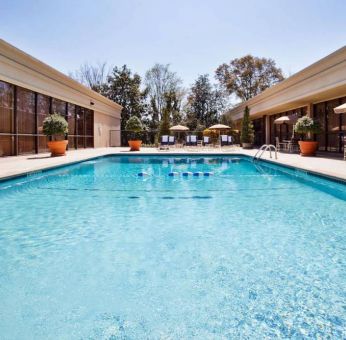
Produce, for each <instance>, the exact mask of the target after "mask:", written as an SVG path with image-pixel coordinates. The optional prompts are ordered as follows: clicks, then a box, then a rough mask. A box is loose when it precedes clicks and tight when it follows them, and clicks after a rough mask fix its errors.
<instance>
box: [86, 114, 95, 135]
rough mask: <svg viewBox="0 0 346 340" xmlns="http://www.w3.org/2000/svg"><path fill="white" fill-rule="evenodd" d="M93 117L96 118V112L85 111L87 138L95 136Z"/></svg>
mask: <svg viewBox="0 0 346 340" xmlns="http://www.w3.org/2000/svg"><path fill="white" fill-rule="evenodd" d="M93 116H94V111H92V110H88V109H85V134H86V135H87V136H93V135H94V122H93Z"/></svg>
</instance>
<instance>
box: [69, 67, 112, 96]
mask: <svg viewBox="0 0 346 340" xmlns="http://www.w3.org/2000/svg"><path fill="white" fill-rule="evenodd" d="M109 74H110V68H109V67H107V63H106V62H102V63H97V64H96V65H91V64H89V63H84V64H82V65H81V66H80V67H79V69H78V70H77V71H75V72H73V73H69V76H70V77H71V78H73V79H75V80H77V81H78V82H80V83H82V84H83V85H85V86H88V87H90V88H91V89H92V90H94V91H97V92H101V90H102V85H103V84H105V83H106V82H107V78H108V76H109Z"/></svg>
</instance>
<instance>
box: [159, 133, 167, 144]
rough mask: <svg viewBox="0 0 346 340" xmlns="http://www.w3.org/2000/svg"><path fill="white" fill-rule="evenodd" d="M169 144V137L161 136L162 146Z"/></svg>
mask: <svg viewBox="0 0 346 340" xmlns="http://www.w3.org/2000/svg"><path fill="white" fill-rule="evenodd" d="M168 144H169V136H167V135H163V136H161V142H160V145H161V146H167V145H168Z"/></svg>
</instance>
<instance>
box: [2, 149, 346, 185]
mask: <svg viewBox="0 0 346 340" xmlns="http://www.w3.org/2000/svg"><path fill="white" fill-rule="evenodd" d="M256 151H257V150H256V149H253V150H243V149H241V148H239V147H234V148H227V147H225V148H222V149H219V148H211V149H197V148H184V149H179V148H177V149H174V148H173V149H171V150H169V151H158V150H157V149H156V148H142V149H141V151H140V152H138V153H137V154H177V153H184V154H190V155H193V154H201V153H206V154H220V153H222V154H243V155H248V156H253V155H254V154H255V153H256ZM109 154H123V155H124V154H131V155H133V153H130V152H129V148H127V147H126V148H125V147H124V148H120V147H119V148H98V149H85V150H71V151H69V152H68V153H67V156H65V157H54V158H52V157H50V156H49V154H48V153H45V154H38V155H26V156H16V157H3V158H0V179H3V178H10V177H13V176H17V175H20V174H25V173H27V172H33V171H39V170H43V169H49V168H52V167H55V166H58V165H65V164H70V163H74V162H80V161H83V160H87V159H90V158H93V157H97V156H104V155H109ZM272 156H273V158H272V159H270V158H269V152H266V153H265V154H264V155H263V158H264V159H267V160H271V161H273V162H275V163H278V164H284V165H290V166H293V167H297V168H301V169H303V170H308V171H312V172H315V173H319V174H322V175H327V176H332V177H336V178H340V179H343V180H346V161H344V160H341V159H333V158H328V157H326V156H322V157H301V156H299V155H296V154H285V153H278V159H277V160H275V159H274V153H273V155H272Z"/></svg>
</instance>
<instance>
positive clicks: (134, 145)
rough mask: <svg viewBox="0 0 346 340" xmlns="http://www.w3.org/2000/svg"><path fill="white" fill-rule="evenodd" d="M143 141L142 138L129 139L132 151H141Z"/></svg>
mask: <svg viewBox="0 0 346 340" xmlns="http://www.w3.org/2000/svg"><path fill="white" fill-rule="evenodd" d="M141 145H142V141H141V140H129V146H130V148H131V149H130V151H139V149H140V148H141Z"/></svg>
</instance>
